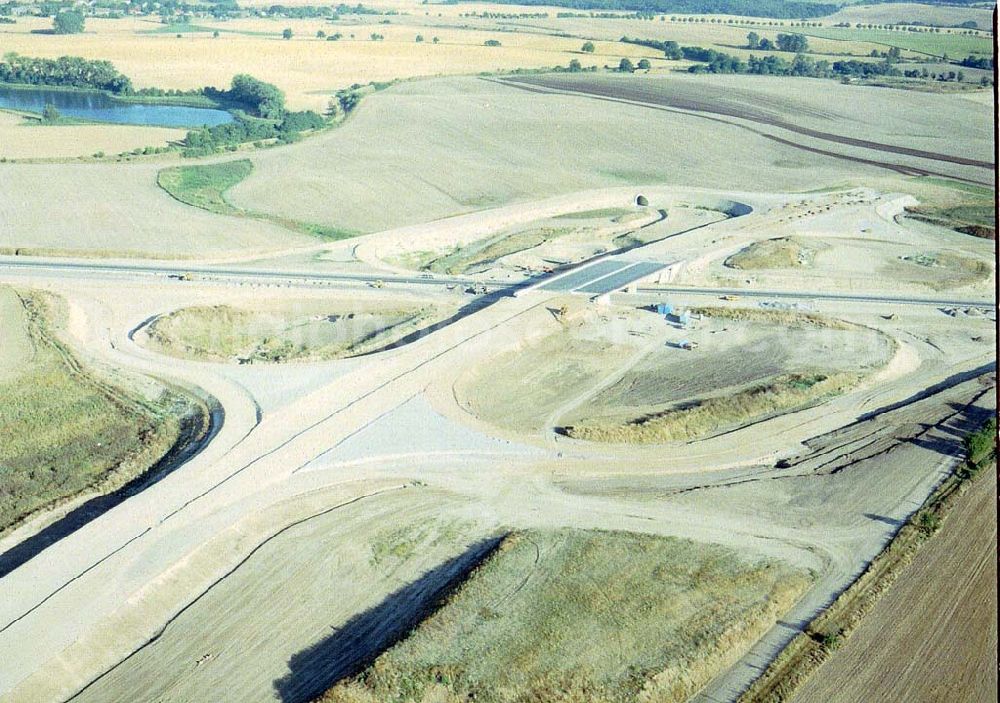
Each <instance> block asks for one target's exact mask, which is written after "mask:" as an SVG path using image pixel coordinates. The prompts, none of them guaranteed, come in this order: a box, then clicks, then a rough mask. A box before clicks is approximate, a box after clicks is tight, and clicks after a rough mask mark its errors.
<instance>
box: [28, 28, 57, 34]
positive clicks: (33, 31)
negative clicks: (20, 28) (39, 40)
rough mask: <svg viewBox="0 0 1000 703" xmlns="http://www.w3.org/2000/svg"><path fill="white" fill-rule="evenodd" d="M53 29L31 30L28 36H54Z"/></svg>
mask: <svg viewBox="0 0 1000 703" xmlns="http://www.w3.org/2000/svg"><path fill="white" fill-rule="evenodd" d="M55 33H56V31H55V30H54V29H32V30H31V31H30V32H29V34H55Z"/></svg>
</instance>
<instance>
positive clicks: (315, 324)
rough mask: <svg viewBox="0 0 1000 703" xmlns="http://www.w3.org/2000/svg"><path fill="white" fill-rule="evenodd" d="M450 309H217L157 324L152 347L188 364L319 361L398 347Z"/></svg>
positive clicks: (297, 305) (281, 305) (335, 305)
mask: <svg viewBox="0 0 1000 703" xmlns="http://www.w3.org/2000/svg"><path fill="white" fill-rule="evenodd" d="M446 312H447V311H446V310H445V309H437V308H435V307H433V306H426V307H419V306H413V305H412V303H409V304H407V303H404V302H403V301H400V302H399V304H398V305H396V306H395V307H393V306H392V305H386V304H385V303H374V304H373V303H371V302H365V301H357V302H355V303H353V304H349V303H346V302H345V301H336V302H335V301H323V300H317V299H297V300H296V299H284V300H281V301H280V302H271V303H265V304H263V305H254V306H252V307H248V306H247V307H240V306H237V307H234V306H231V305H227V304H223V305H212V306H199V307H188V308H181V309H179V310H175V311H174V312H171V313H169V314H167V315H164V316H161V317H158V318H156V319H155V320H153V321H152V322H151V323H150V324H149V325H148V326H147V327H145V328H144V330H143V332H144V333H145V334H144V339H145V343H146V344H147V345H148V346H149V347H150V348H151V349H154V350H156V351H158V352H160V353H164V354H169V355H171V356H177V357H180V358H183V359H197V360H202V361H225V362H239V363H255V362H283V361H319V360H325V359H338V358H343V357H348V356H357V355H358V354H364V353H366V352H370V351H375V350H378V349H380V348H384V347H388V346H391V345H392V344H393V343H394V342H397V341H398V340H400V339H401V338H402V337H404V336H406V335H408V334H411V333H414V332H416V331H418V330H419V329H421V328H422V327H425V326H427V325H430V324H433V322H435V321H436V320H439V319H441V318H442V317H443V316H445V314H446Z"/></svg>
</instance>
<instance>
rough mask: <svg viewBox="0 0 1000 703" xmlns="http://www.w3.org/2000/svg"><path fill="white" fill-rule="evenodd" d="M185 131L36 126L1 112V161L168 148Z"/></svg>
mask: <svg viewBox="0 0 1000 703" xmlns="http://www.w3.org/2000/svg"><path fill="white" fill-rule="evenodd" d="M184 135H185V131H184V130H181V129H167V128H163V127H135V126H130V125H46V126H44V127H42V126H38V125H33V124H31V123H30V122H27V121H26V120H25V119H24V118H22V117H21V116H19V115H16V114H14V113H11V112H3V111H0V158H6V159H54V158H66V157H74V156H80V157H89V156H93V155H94V154H96V153H104V154H118V153H121V152H123V151H131V150H132V149H137V148H143V147H147V146H166V144H167V143H168V142H174V141H178V140H180V139H183V138H184Z"/></svg>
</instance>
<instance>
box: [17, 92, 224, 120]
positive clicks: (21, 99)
mask: <svg viewBox="0 0 1000 703" xmlns="http://www.w3.org/2000/svg"><path fill="white" fill-rule="evenodd" d="M46 104H50V105H54V106H55V108H56V110H58V111H59V114H60V115H62V116H63V117H76V118H78V119H85V120H94V121H96V122H112V123H115V124H138V125H153V126H157V127H201V126H204V125H207V126H209V127H212V126H215V125H218V124H223V123H225V122H231V121H232V119H233V116H232V115H230V114H229V113H228V112H225V111H224V110H213V109H210V108H204V107H182V106H180V105H141V104H134V103H127V102H122V101H120V100H115V99H114V98H113V97H111V96H110V95H107V94H105V93H98V92H91V91H77V90H58V89H55V88H47V87H42V86H39V87H34V86H33V87H30V88H20V87H19V88H11V87H8V86H3V85H0V108H9V109H12V110H26V111H28V112H41V111H42V109H43V108H44V107H45V105H46Z"/></svg>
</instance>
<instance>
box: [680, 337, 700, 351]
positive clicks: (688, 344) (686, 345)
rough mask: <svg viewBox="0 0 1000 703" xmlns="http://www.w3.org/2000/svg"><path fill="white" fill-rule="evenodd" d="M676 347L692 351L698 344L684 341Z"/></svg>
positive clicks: (687, 340) (688, 340)
mask: <svg viewBox="0 0 1000 703" xmlns="http://www.w3.org/2000/svg"><path fill="white" fill-rule="evenodd" d="M677 346H678V347H680V348H681V349H685V350H687V351H694V350H695V349H697V348H698V343H697V342H692V341H691V340H690V339H685V340H684V341H683V342H681V343H680V344H678V345H677Z"/></svg>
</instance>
